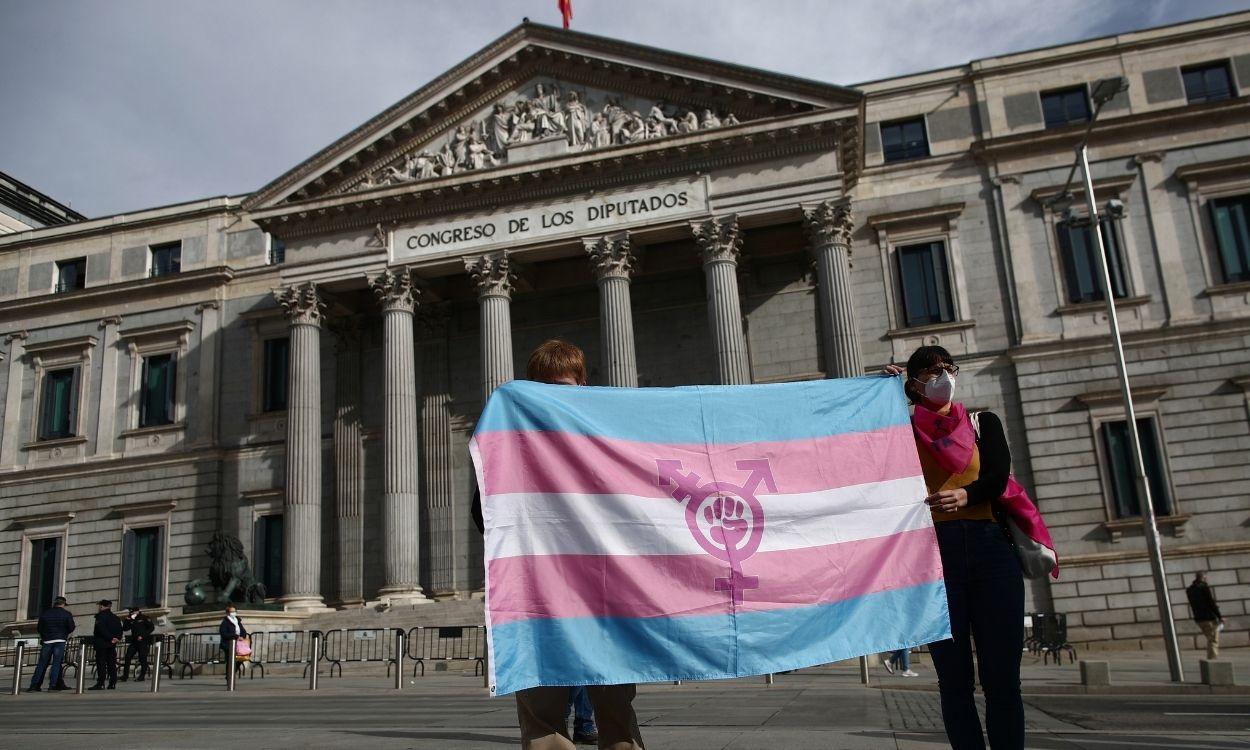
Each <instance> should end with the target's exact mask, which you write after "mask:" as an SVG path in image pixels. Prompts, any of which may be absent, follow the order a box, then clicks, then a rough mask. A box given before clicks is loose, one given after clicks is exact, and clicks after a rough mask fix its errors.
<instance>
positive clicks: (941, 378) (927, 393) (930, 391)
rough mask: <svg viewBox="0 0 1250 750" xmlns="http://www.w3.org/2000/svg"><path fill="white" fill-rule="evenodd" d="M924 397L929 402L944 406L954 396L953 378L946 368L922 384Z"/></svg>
mask: <svg viewBox="0 0 1250 750" xmlns="http://www.w3.org/2000/svg"><path fill="white" fill-rule="evenodd" d="M924 397H925V398H926V399H927V400H928V401H929V403H931V404H938V405H940V406H945V405H947V404H949V403H950V402H951V399H953V398H954V397H955V378H954V377H953V376H951V374H950V373H949V372H947V371H946V370H943V371H941V372H940V373H938V376H937V377H936V378H934V379H933V380H930V381H929V382H927V383H925V384H924Z"/></svg>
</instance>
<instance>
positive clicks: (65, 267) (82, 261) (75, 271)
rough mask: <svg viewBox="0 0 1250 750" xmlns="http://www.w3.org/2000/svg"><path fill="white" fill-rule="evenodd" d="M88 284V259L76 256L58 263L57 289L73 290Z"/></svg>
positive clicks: (61, 290) (60, 290)
mask: <svg viewBox="0 0 1250 750" xmlns="http://www.w3.org/2000/svg"><path fill="white" fill-rule="evenodd" d="M86 285H87V259H86V258H74V259H73V260H63V261H59V262H58V263H57V264H56V291H57V293H58V294H59V293H61V292H73V291H77V290H79V289H82V288H83V287H84V286H86Z"/></svg>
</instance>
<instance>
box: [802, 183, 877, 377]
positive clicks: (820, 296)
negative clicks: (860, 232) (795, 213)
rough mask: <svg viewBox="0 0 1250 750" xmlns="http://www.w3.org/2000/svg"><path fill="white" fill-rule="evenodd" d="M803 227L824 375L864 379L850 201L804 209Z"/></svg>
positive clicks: (830, 202)
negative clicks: (853, 287) (854, 295)
mask: <svg viewBox="0 0 1250 750" xmlns="http://www.w3.org/2000/svg"><path fill="white" fill-rule="evenodd" d="M803 223H804V225H805V227H806V229H807V234H808V237H809V238H810V239H811V245H810V249H811V251H812V255H813V257H814V259H815V262H816V291H817V300H818V303H819V305H820V325H821V342H820V343H821V345H822V347H823V349H824V355H825V356H824V359H825V372H826V373H827V374H828V375H829V377H831V378H849V377H854V376H856V375H862V374H863V372H864V368H863V364H862V363H861V362H860V357H859V338H858V337H857V336H856V330H855V305H854V303H853V301H852V298H851V232H852V230H854V228H855V223H854V220H853V219H852V218H851V204H850V201H847V200H841V201H824V202H822V203H818V204H816V205H814V206H804V207H803Z"/></svg>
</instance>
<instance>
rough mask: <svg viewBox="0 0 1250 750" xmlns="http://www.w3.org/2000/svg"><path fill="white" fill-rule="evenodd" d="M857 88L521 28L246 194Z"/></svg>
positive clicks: (562, 149) (311, 188) (652, 136)
mask: <svg viewBox="0 0 1250 750" xmlns="http://www.w3.org/2000/svg"><path fill="white" fill-rule="evenodd" d="M861 101H862V96H861V94H860V93H859V92H857V91H854V90H852V89H846V88H842V87H838V86H833V85H828V84H821V83H816V82H812V81H806V80H802V79H796V78H792V77H789V76H783V75H777V74H771V73H767V72H764V71H759V70H754V69H751V68H744V67H740V66H735V65H729V64H726V63H720V62H716V61H711V60H707V59H703V58H696V57H690V56H686V55H680V54H676V53H671V52H667V51H663V50H657V49H654V48H649V47H642V46H638V45H632V44H628V43H624V42H618V41H615V40H610V39H604V38H601V37H595V36H591V35H587V34H580V33H577V32H570V31H565V30H561V29H555V28H552V27H547V26H540V25H534V24H528V23H527V24H523V25H521V26H519V27H518V28H516V29H514V30H513V31H512V32H510V33H508V34H506V35H505V36H503V37H501V38H500V39H498V40H496V41H495V42H493V43H492V44H491V45H488V46H487V47H486V48H484V49H483V50H481V51H480V52H478V53H477V54H475V55H473V56H472V57H470V58H469V59H467V60H465V61H464V62H463V63H461V64H460V65H458V66H456V67H455V68H453V69H452V70H450V71H448V72H447V73H445V74H444V75H442V76H440V77H439V78H437V79H435V80H434V81H432V82H431V83H429V84H428V85H426V86H424V87H423V88H421V89H419V90H418V91H416V92H414V93H413V94H412V95H410V96H408V97H407V98H405V99H404V100H403V101H401V102H399V103H397V104H396V105H394V106H393V107H391V108H390V109H388V110H386V111H385V112H383V113H381V114H379V115H378V116H376V117H374V118H373V119H371V120H370V121H369V122H367V123H365V124H363V125H362V126H360V127H359V128H357V129H356V130H354V131H353V132H351V133H349V134H347V135H346V136H344V137H343V138H341V139H339V140H338V141H337V142H335V143H334V144H331V145H330V146H328V147H326V148H325V149H323V150H322V151H321V152H319V153H318V154H316V155H314V156H313V157H312V158H310V159H308V160H307V161H305V162H304V163H302V164H300V165H299V166H297V167H296V168H294V169H292V170H291V171H289V172H287V173H286V174H284V175H282V176H281V177H279V178H278V179H276V180H274V181H273V182H272V183H270V184H269V185H267V186H265V187H264V188H262V189H261V190H259V191H257V192H256V193H255V194H253V195H252V196H251V197H250V198H249V199H248V201H247V203H246V205H247V206H248V208H250V209H252V210H261V211H264V210H266V209H276V208H280V207H281V206H282V205H296V204H305V203H308V202H311V201H318V200H325V199H330V198H333V197H335V196H349V195H357V194H359V195H372V194H373V192H374V191H383V190H384V189H388V188H392V189H393V188H394V187H395V186H397V185H407V184H409V183H411V184H413V185H420V186H430V185H437V184H438V183H439V182H440V181H454V180H456V179H461V180H462V179H463V178H464V176H465V175H476V174H481V175H483V176H486V175H490V174H492V173H495V172H496V171H498V170H501V169H504V168H506V167H511V166H515V165H517V164H522V163H527V162H533V161H540V160H551V159H559V158H562V157H567V156H570V155H580V154H593V153H596V152H599V151H603V152H604V153H605V154H607V153H608V152H609V151H610V150H611V149H628V148H629V147H632V146H637V145H639V144H646V143H650V142H656V143H657V144H658V143H659V142H661V141H665V140H666V139H668V140H670V141H671V140H675V139H682V138H686V139H692V138H694V137H697V136H701V137H703V139H704V140H706V137H707V136H709V135H712V134H714V133H720V132H724V133H727V134H728V133H731V132H734V131H735V130H737V129H742V128H745V127H749V125H750V124H751V123H755V122H765V121H771V120H774V119H777V118H786V117H793V116H799V115H804V114H811V113H818V112H822V111H842V112H848V111H849V112H851V113H854V112H856V111H858V109H859V107H860V105H861Z"/></svg>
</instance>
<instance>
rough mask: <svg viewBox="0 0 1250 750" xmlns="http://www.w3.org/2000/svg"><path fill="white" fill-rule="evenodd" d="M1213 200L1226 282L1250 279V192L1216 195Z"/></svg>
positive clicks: (1216, 232) (1213, 214) (1216, 234)
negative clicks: (1248, 193) (1236, 194)
mask: <svg viewBox="0 0 1250 750" xmlns="http://www.w3.org/2000/svg"><path fill="white" fill-rule="evenodd" d="M1210 203H1211V221H1212V223H1214V224H1215V244H1216V245H1217V246H1218V248H1219V254H1220V266H1221V267H1222V268H1223V271H1224V283H1226V284H1233V283H1236V282H1239V281H1250V195H1238V196H1235V197H1232V198H1214V199H1212V200H1211V201H1210Z"/></svg>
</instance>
